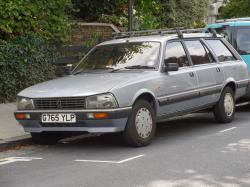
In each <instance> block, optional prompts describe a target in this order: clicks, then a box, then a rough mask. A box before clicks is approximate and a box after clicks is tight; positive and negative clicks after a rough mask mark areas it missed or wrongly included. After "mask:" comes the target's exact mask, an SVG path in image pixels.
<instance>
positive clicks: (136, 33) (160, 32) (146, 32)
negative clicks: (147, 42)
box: [112, 27, 203, 39]
mask: <svg viewBox="0 0 250 187" xmlns="http://www.w3.org/2000/svg"><path fill="white" fill-rule="evenodd" d="M202 30H203V29H184V27H177V28H168V29H158V30H144V31H131V32H118V33H117V32H115V33H112V37H113V39H120V38H129V37H138V36H151V35H165V34H177V35H178V37H179V38H182V37H183V33H202Z"/></svg>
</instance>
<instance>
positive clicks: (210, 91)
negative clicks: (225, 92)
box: [185, 39, 224, 106]
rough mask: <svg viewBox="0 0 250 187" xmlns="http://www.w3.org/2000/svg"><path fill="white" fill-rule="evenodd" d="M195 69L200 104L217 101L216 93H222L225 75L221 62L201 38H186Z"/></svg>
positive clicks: (204, 104) (198, 103) (186, 44)
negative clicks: (220, 65) (215, 58)
mask: <svg viewBox="0 0 250 187" xmlns="http://www.w3.org/2000/svg"><path fill="white" fill-rule="evenodd" d="M185 46H186V48H187V51H188V53H189V55H190V58H191V61H192V64H193V70H194V71H195V72H196V74H197V79H198V87H199V93H200V98H199V101H198V102H197V105H198V106H206V105H210V104H213V103H214V102H216V94H218V93H220V91H221V89H222V83H223V80H224V75H223V71H222V69H221V68H220V67H219V64H218V63H217V62H216V61H215V60H214V58H213V55H212V54H211V52H210V50H209V49H208V48H207V47H206V46H204V45H203V43H202V42H201V40H199V39H192V40H185Z"/></svg>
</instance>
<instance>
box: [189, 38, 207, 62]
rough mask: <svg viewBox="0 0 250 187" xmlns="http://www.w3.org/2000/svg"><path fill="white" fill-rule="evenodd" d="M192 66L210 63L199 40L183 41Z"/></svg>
mask: <svg viewBox="0 0 250 187" xmlns="http://www.w3.org/2000/svg"><path fill="white" fill-rule="evenodd" d="M185 44H186V46H187V49H188V52H189V54H190V57H191V59H192V62H193V65H200V64H207V63H210V59H209V56H208V53H207V51H206V50H205V48H204V46H203V45H202V43H201V42H200V41H199V40H193V41H185Z"/></svg>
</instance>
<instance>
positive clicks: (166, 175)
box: [0, 105, 250, 187]
mask: <svg viewBox="0 0 250 187" xmlns="http://www.w3.org/2000/svg"><path fill="white" fill-rule="evenodd" d="M237 110H238V111H237V114H236V118H235V121H234V122H233V123H231V124H226V125H219V124H216V123H215V122H214V119H213V116H212V114H194V115H189V116H185V117H180V118H176V119H173V120H171V121H168V122H165V123H162V124H159V126H158V129H157V135H156V138H155V140H154V142H153V143H152V144H151V145H150V146H147V147H143V148H130V147H126V146H124V145H123V144H122V143H121V142H120V141H119V138H117V137H115V136H98V137H90V138H78V139H75V140H71V141H69V140H67V141H62V142H61V143H58V144H57V145H54V146H36V145H30V146H25V147H21V148H20V147H19V148H16V149H14V150H8V151H5V152H1V153H0V186H1V187H10V186H11V187H17V186H22V187H26V186H32V187H33V186H35V187H40V186H41V187H44V186H46V187H50V186H53V187H54V186H60V187H62V186H63V187H66V186H87V187H89V186H90V187H95V186H98V187H99V186H101V187H112V186H115V187H123V186H124V187H129V186H138V187H144V186H145V187H165V186H184V187H189V186H190V187H196V186H218V187H220V186H221V187H222V186H223V187H224V186H226V187H227V186H232V187H238V186H246V187H249V186H250V115H249V114H250V105H247V106H244V107H239V108H238V109H237Z"/></svg>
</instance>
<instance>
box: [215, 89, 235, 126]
mask: <svg viewBox="0 0 250 187" xmlns="http://www.w3.org/2000/svg"><path fill="white" fill-rule="evenodd" d="M234 114H235V98H234V92H233V90H232V89H231V88H230V87H226V88H225V89H224V90H223V92H222V94H221V98H220V100H219V102H218V103H217V104H216V105H215V108H214V117H215V119H216V121H217V122H219V123H230V122H232V121H233V119H234Z"/></svg>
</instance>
